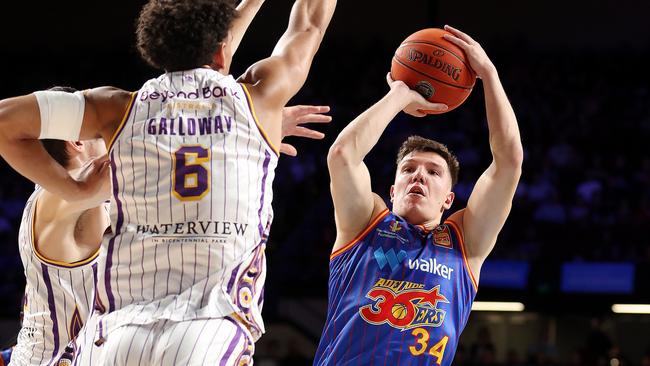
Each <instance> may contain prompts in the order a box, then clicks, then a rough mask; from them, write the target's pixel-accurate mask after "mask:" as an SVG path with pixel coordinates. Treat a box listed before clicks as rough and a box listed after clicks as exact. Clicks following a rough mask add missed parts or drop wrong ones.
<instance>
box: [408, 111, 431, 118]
mask: <svg viewBox="0 0 650 366" xmlns="http://www.w3.org/2000/svg"><path fill="white" fill-rule="evenodd" d="M405 112H406V114H408V115H411V116H413V117H424V116H426V115H427V114H426V113H424V112H422V111H421V110H419V109H418V110H415V111H405Z"/></svg>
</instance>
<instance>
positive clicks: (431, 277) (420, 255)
mask: <svg viewBox="0 0 650 366" xmlns="http://www.w3.org/2000/svg"><path fill="white" fill-rule="evenodd" d="M446 30H448V31H449V32H451V33H452V34H453V35H454V36H452V37H448V38H447V39H448V40H449V41H450V42H453V43H455V44H457V45H458V46H459V47H461V48H463V50H464V51H465V53H466V54H467V57H468V61H469V64H470V65H471V67H472V69H474V70H475V71H476V73H477V75H478V77H479V78H481V79H482V80H483V89H484V92H485V104H486V110H487V119H488V127H489V131H490V133H489V134H490V148H491V150H492V157H493V161H492V164H491V165H490V166H489V167H488V168H487V170H486V171H485V172H484V173H483V175H482V176H481V177H480V178H479V180H478V181H477V182H476V185H475V187H474V190H473V192H472V194H471V196H470V198H469V201H468V203H467V207H466V208H464V209H462V210H459V211H456V212H455V213H453V214H452V215H451V216H449V218H448V219H447V220H446V221H444V222H441V218H442V215H443V213H444V212H445V211H446V210H448V209H449V208H450V207H451V205H452V202H453V201H454V193H453V191H452V187H453V185H454V183H456V180H457V177H458V168H459V167H458V161H457V160H456V158H455V157H454V156H453V155H452V154H451V153H450V152H449V150H448V149H447V147H445V145H442V144H441V143H439V142H436V141H433V140H429V139H425V138H422V137H418V136H412V137H410V138H409V139H408V140H407V141H406V142H404V144H403V145H402V147H401V148H400V150H399V154H398V157H397V172H396V174H395V182H394V184H393V186H392V187H391V189H390V198H391V201H392V202H393V208H392V210H389V209H388V208H387V206H386V204H385V203H384V200H383V199H381V198H380V197H379V196H378V195H377V194H374V193H373V192H372V190H371V179H370V174H369V172H368V169H367V167H366V165H365V164H364V163H363V159H364V157H365V156H366V154H368V153H369V152H370V150H371V149H372V147H373V146H374V145H375V144H376V143H377V141H378V139H379V137H380V136H381V134H382V133H383V131H384V129H385V128H386V126H387V125H388V123H389V122H390V121H391V120H392V119H393V117H395V115H397V113H399V111H401V110H404V111H405V112H406V113H409V114H411V115H413V116H416V117H423V116H424V114H423V113H421V112H419V111H420V110H438V111H444V110H445V109H446V106H445V105H441V104H433V103H429V102H427V101H425V100H424V98H422V97H421V96H420V95H419V94H418V93H416V92H415V91H412V90H410V89H409V88H408V87H407V86H406V84H404V83H403V82H401V81H393V80H391V79H390V76H388V79H389V84H390V91H389V92H388V94H386V96H384V97H383V98H382V99H381V100H380V101H379V102H377V103H376V104H375V105H373V106H372V107H370V108H369V109H368V110H366V111H365V112H364V113H363V114H361V115H360V116H359V117H357V118H356V119H355V120H354V121H352V122H351V123H350V124H349V125H348V126H347V127H346V128H345V129H344V130H343V131H342V132H341V134H340V135H339V136H338V138H337V140H336V141H335V142H334V144H333V145H332V147H331V148H330V151H329V155H328V160H327V162H328V167H329V171H330V177H331V193H332V198H333V201H334V209H335V218H336V228H337V238H336V242H335V244H334V248H333V251H332V255H331V260H330V280H329V306H328V309H329V311H328V315H327V321H326V324H325V328H324V330H323V334H322V338H321V341H320V345H319V347H318V350H317V352H316V357H315V360H314V364H315V365H451V364H452V360H453V358H454V352H455V349H456V346H457V342H458V338H459V336H460V333H461V332H462V330H463V328H464V326H465V324H466V322H467V318H468V316H469V313H470V310H471V307H472V302H473V299H474V296H475V295H476V290H477V286H478V281H479V274H480V270H481V265H482V264H483V261H484V260H485V258H486V257H487V255H488V254H489V253H490V251H491V250H492V248H493V247H494V245H495V242H496V239H497V235H498V233H499V231H500V230H501V228H502V226H503V225H504V223H505V220H506V217H507V216H508V213H509V211H510V207H511V204H512V199H513V196H514V193H515V188H516V186H517V183H518V181H519V177H520V175H521V165H522V159H523V152H522V146H521V142H520V137H519V130H518V127H517V120H516V118H515V114H514V112H513V110H512V107H511V106H510V103H509V102H508V99H507V97H506V94H505V92H504V90H503V87H502V86H501V82H500V81H499V76H498V74H497V71H496V68H495V67H494V65H493V64H492V62H491V61H490V59H489V58H488V56H487V55H486V54H485V52H484V51H483V49H482V48H481V46H480V45H479V44H478V43H477V42H476V41H474V40H473V39H472V38H471V37H470V36H468V35H466V34H465V33H463V32H461V31H458V30H456V29H454V28H451V27H446Z"/></svg>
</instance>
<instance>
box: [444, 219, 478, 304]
mask: <svg viewBox="0 0 650 366" xmlns="http://www.w3.org/2000/svg"><path fill="white" fill-rule="evenodd" d="M445 224H447V225H449V227H450V228H451V229H452V230H453V231H454V233H455V234H456V238H458V246H459V247H460V251H461V253H462V255H463V263H465V268H466V269H467V273H468V274H469V277H470V279H471V280H472V285H473V286H474V291H478V283H477V282H476V277H474V272H472V267H470V265H469V261H468V260H467V249H466V248H465V237H464V236H463V231H462V230H461V229H460V225H458V223H457V222H455V221H452V220H447V221H445Z"/></svg>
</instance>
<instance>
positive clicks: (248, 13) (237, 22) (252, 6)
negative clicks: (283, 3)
mask: <svg viewBox="0 0 650 366" xmlns="http://www.w3.org/2000/svg"><path fill="white" fill-rule="evenodd" d="M263 4H264V0H242V2H240V3H239V5H237V17H236V18H235V19H234V20H233V21H232V26H231V27H230V32H231V34H232V40H231V41H230V42H231V44H232V46H231V47H232V53H233V55H234V54H235V52H237V49H238V48H239V45H240V44H241V41H242V39H243V38H244V35H245V34H246V31H247V30H248V27H249V26H250V25H251V22H252V21H253V19H254V18H255V16H256V15H257V12H258V11H259V10H260V8H261V7H262V5H263Z"/></svg>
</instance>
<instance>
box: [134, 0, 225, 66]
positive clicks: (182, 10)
mask: <svg viewBox="0 0 650 366" xmlns="http://www.w3.org/2000/svg"><path fill="white" fill-rule="evenodd" d="M236 17H237V12H236V8H235V4H234V1H233V0H149V2H148V3H147V4H146V5H145V6H144V7H143V8H142V11H141V12H140V16H139V17H138V23H137V30H136V37H137V47H138V52H139V53H140V55H141V56H142V58H143V59H144V60H145V61H146V62H147V63H148V64H149V65H151V66H153V67H155V68H157V69H161V70H164V71H167V72H172V71H181V70H189V69H194V68H197V67H201V66H203V65H209V64H211V63H212V57H213V55H214V53H215V52H216V51H217V49H218V47H219V43H220V42H223V41H224V39H226V36H227V35H228V30H229V29H230V26H231V24H232V21H233V20H234V19H235V18H236Z"/></svg>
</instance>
